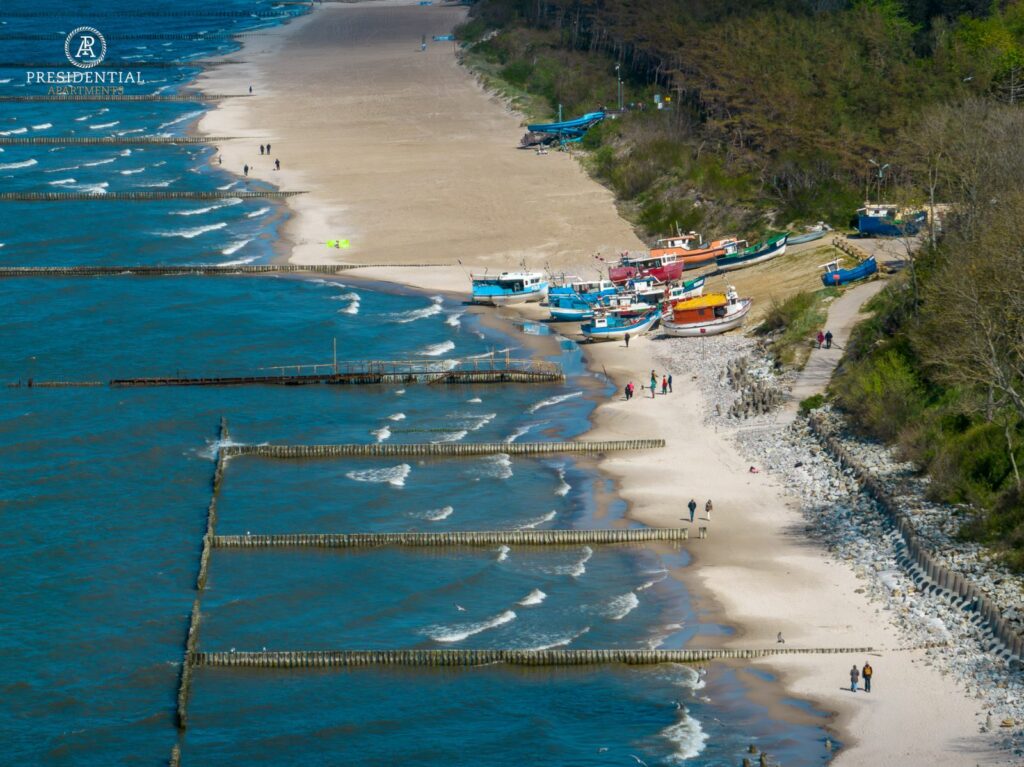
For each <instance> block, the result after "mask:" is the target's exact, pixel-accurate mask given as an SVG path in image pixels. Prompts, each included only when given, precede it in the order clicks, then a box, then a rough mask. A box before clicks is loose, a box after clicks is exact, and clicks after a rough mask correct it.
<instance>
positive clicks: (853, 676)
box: [850, 664, 860, 692]
mask: <svg viewBox="0 0 1024 767" xmlns="http://www.w3.org/2000/svg"><path fill="white" fill-rule="evenodd" d="M859 680H860V672H859V671H858V670H857V666H856V664H854V666H853V667H852V668H851V669H850V692H857V682H858V681H859Z"/></svg>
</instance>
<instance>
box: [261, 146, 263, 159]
mask: <svg viewBox="0 0 1024 767" xmlns="http://www.w3.org/2000/svg"><path fill="white" fill-rule="evenodd" d="M262 156H263V144H260V157H262Z"/></svg>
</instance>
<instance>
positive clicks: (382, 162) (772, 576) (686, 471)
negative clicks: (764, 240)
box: [201, 4, 983, 767]
mask: <svg viewBox="0 0 1024 767" xmlns="http://www.w3.org/2000/svg"><path fill="white" fill-rule="evenodd" d="M463 13H464V10H463V9H457V8H444V7H436V6H435V7H431V8H420V7H415V6H414V7H392V6H391V5H388V6H381V5H377V4H374V5H367V6H347V5H346V6H334V5H330V4H328V5H325V6H322V7H319V8H318V9H317V10H316V11H315V12H314V13H313V14H312V15H310V16H308V17H305V18H303V19H301V20H299V21H296V22H294V23H292V24H289V25H288V26H287V27H284V28H281V29H277V30H274V31H272V32H270V33H268V34H266V35H264V36H260V37H256V38H252V40H251V41H250V42H247V44H246V49H245V51H244V58H245V60H246V61H245V63H241V64H234V65H223V66H219V67H217V68H215V69H213V70H211V71H210V72H208V73H207V74H205V75H204V76H203V78H202V81H201V83H202V86H203V87H204V88H205V89H207V90H209V91H211V92H243V91H244V90H245V89H247V87H248V85H249V84H250V83H252V84H253V85H254V91H255V96H254V97H253V98H251V99H237V100H231V101H229V102H227V103H225V104H223V105H222V107H221V108H220V109H218V110H216V111H215V112H213V113H211V114H210V115H208V116H207V117H205V118H204V119H203V121H202V124H201V129H202V130H204V131H206V132H207V133H210V134H218V135H233V136H241V137H244V138H242V139H239V140H237V141H232V142H230V143H228V144H227V145H226V146H224V147H223V160H224V167H227V168H230V169H232V170H236V171H239V170H240V169H241V166H242V165H243V163H248V164H249V165H250V166H251V167H252V168H253V169H254V170H253V174H254V175H255V176H256V177H257V178H265V179H269V180H271V181H273V182H274V183H277V184H279V185H280V186H281V187H282V188H286V189H289V188H290V189H308V190H310V194H308V195H304V196H302V197H300V198H295V199H294V200H293V201H292V202H291V203H290V204H292V205H293V207H294V208H295V210H296V211H297V212H298V213H299V215H297V216H295V217H294V218H293V222H292V223H291V224H290V225H289V231H288V234H289V236H290V237H291V239H292V240H293V242H294V243H295V247H294V252H293V258H294V259H295V260H297V261H305V262H311V261H326V260H330V259H332V258H336V259H338V260H344V261H357V262H362V263H387V262H391V263H435V264H442V263H444V264H450V263H454V262H456V261H457V260H462V261H463V262H464V263H465V264H466V265H467V266H473V267H481V266H486V267H490V268H492V269H501V268H507V267H510V266H515V265H517V264H518V261H519V260H520V258H525V259H526V261H527V263H528V264H529V265H530V266H535V267H536V266H543V265H544V264H545V263H548V262H550V264H551V266H552V267H559V266H561V267H562V268H568V269H573V270H575V271H578V272H579V273H581V274H582V273H586V272H587V269H586V267H589V266H591V264H592V263H593V262H592V260H591V257H590V254H591V253H593V252H602V253H603V254H604V255H605V256H609V255H611V254H613V253H615V252H616V251H618V250H623V249H639V248H640V247H642V245H641V243H640V242H639V241H638V240H637V239H636V238H635V236H634V235H633V233H632V231H631V229H630V227H629V226H628V224H627V223H626V222H624V221H623V220H622V219H621V218H619V217H618V216H617V215H616V213H615V209H614V205H613V200H612V197H611V194H610V193H609V192H608V191H607V190H605V189H603V188H602V187H600V186H599V185H597V184H596V183H594V182H592V181H591V180H589V179H588V178H587V177H586V175H585V174H584V173H583V171H582V170H581V169H580V168H579V166H578V165H577V163H575V161H573V160H572V159H571V158H569V157H566V156H564V155H561V154H557V153H552V154H550V155H547V156H545V157H538V156H536V155H534V154H532V153H526V152H519V151H516V150H515V149H514V148H513V147H515V145H516V144H517V142H518V139H519V136H520V135H521V133H522V128H521V127H520V126H519V122H520V120H519V118H517V117H515V116H514V115H511V114H510V113H509V112H508V111H507V110H506V109H505V108H504V107H503V106H502V105H501V104H499V103H498V102H496V101H495V100H493V99H491V98H489V97H488V96H487V95H486V94H484V93H483V92H482V91H481V90H480V88H479V87H478V86H477V85H476V84H475V83H474V82H473V81H472V80H471V78H470V77H469V76H468V75H467V73H466V72H465V71H464V70H462V69H460V68H459V67H458V66H457V64H456V62H455V60H454V57H453V55H452V49H451V47H450V44H432V45H430V46H429V49H428V51H426V52H425V53H421V52H420V51H419V41H420V38H421V36H422V35H424V34H425V35H427V36H428V39H429V37H430V36H431V35H433V34H441V33H447V32H448V31H450V29H451V28H452V26H454V24H456V23H458V22H459V21H460V20H461V19H462V18H463ZM232 58H233V59H240V58H243V54H235V55H233V56H232ZM268 141H269V142H270V143H271V144H272V146H273V150H272V153H271V155H270V156H269V157H263V158H261V157H260V155H259V152H258V149H257V147H258V145H259V144H260V143H266V142H268ZM275 157H277V158H280V159H281V162H282V164H283V169H282V171H280V172H276V171H273V170H272V169H271V166H272V162H273V159H274V158H275ZM336 237H345V238H348V239H350V240H351V241H352V248H351V249H350V250H346V251H334V250H328V249H327V248H326V247H325V245H324V243H325V242H326V240H327V239H333V238H336ZM819 256H820V253H818V252H816V251H815V249H814V248H808V249H807V250H806V252H804V253H801V254H799V255H798V256H795V257H794V258H792V259H789V260H783V259H780V260H779V262H778V263H777V264H776V263H772V262H770V263H768V264H766V265H764V267H763V268H760V269H759V270H757V271H756V273H755V270H746V271H742V272H737V273H736V274H735V276H731V277H730V282H734V283H735V284H736V285H737V286H738V287H740V290H741V292H745V293H753V294H754V295H755V297H759V299H760V301H759V302H760V303H761V304H764V303H765V302H766V301H768V300H770V298H771V297H772V296H774V295H775V294H776V291H778V292H779V293H780V294H782V295H784V294H785V293H786V292H787V291H791V290H792V289H794V288H797V289H799V288H803V287H804V286H806V287H809V288H810V287H813V286H814V285H815V284H816V283H817V276H816V272H815V270H814V267H815V266H816V265H817V264H819V263H822V262H823V261H825V260H826V259H825V258H819ZM339 257H340V258H339ZM360 272H361V273H364V274H366V276H370V277H375V278H379V279H387V280H390V281H397V282H403V283H405V284H410V285H416V286H420V287H425V288H428V289H432V290H449V291H463V292H464V291H466V290H467V288H468V280H467V279H466V276H465V273H464V272H463V270H462V269H461V268H459V267H458V266H455V267H449V268H439V269H408V270H394V269H387V270H360ZM718 279H721V278H718ZM782 295H780V297H782ZM533 311H538V310H537V309H533ZM657 343H664V342H659V341H650V340H647V339H637V340H636V341H635V342H634V343H633V344H632V346H631V348H630V349H629V351H628V352H626V351H625V350H624V349H622V348H621V346H619V345H618V344H607V345H604V346H600V347H597V348H595V349H593V350H592V352H591V360H592V364H593V365H594V366H595V367H596V368H597V369H601V368H602V367H603V368H604V369H605V370H607V372H608V374H609V375H610V376H611V377H612V379H613V380H615V381H616V383H618V384H619V386H620V388H621V386H622V385H624V384H625V382H626V381H627V380H629V379H630V378H632V379H633V380H634V381H642V380H644V378H645V376H646V374H647V373H648V372H649V371H650V369H651V368H658V367H659V366H658V365H657V364H656V362H655V361H654V355H653V354H652V351H653V349H654V348H655V347H654V345H655V344H657ZM672 372H673V373H674V375H675V379H676V381H675V384H676V393H675V394H673V395H670V396H667V397H658V398H656V399H655V400H654V401H653V402H652V401H651V400H649V399H642V398H639V399H637V400H635V401H633V402H630V403H625V402H622V401H618V400H613V401H611V402H608V403H606V404H605V405H602V406H601V407H600V408H599V409H598V411H597V413H596V416H595V422H596V424H597V426H596V433H595V434H594V435H593V436H594V437H595V438H598V439H600V438H613V437H614V438H625V437H629V438H632V437H653V436H664V437H665V438H666V440H667V443H668V447H667V448H666V449H665V450H662V451H655V452H651V453H645V454H642V455H630V456H616V457H614V458H612V459H609V460H608V461H606V462H605V464H604V467H605V468H607V470H609V471H610V472H611V473H612V474H613V475H615V476H616V477H618V478H619V480H620V486H621V494H622V496H623V497H624V498H626V499H627V500H628V501H629V502H630V504H631V509H632V514H633V515H634V516H636V517H637V518H639V519H641V520H643V521H645V522H648V523H650V524H658V525H662V524H667V525H676V524H681V523H680V521H679V519H680V517H682V516H683V511H684V507H685V504H686V501H687V500H689V497H690V495H691V494H692V495H693V496H695V497H696V499H697V501H698V502H699V503H700V504H701V507H703V500H704V499H705V498H706V497H711V498H713V499H714V501H715V508H716V511H715V515H714V517H715V518H714V520H713V521H712V522H711V523H710V524H709V526H710V529H711V537H710V538H709V540H707V541H701V542H699V543H698V542H696V541H695V542H693V543H692V544H691V549H692V550H693V551H694V552H695V554H696V556H697V561H698V566H697V567H695V568H689V569H688V570H687V572H686V573H684V575H685V577H687V578H697V579H699V581H700V583H701V584H702V586H703V592H704V594H705V595H707V594H710V595H711V596H712V597H713V599H714V603H717V605H718V606H720V608H722V614H718V612H717V610H715V608H714V604H713V603H710V602H709V603H707V604H708V605H709V607H708V609H712V610H715V614H714V616H713V617H714V618H716V619H718V620H722V621H728V622H729V623H731V624H738V625H739V626H740V628H739V630H738V632H737V635H736V636H735V637H734V638H733V639H732V640H731V641H732V642H733V643H734V644H736V645H743V646H764V645H774V642H775V636H776V633H777V632H778V631H782V632H783V633H784V634H785V636H786V637H787V641H788V642H789V643H790V646H794V645H798V646H799V645H803V646H843V645H868V644H870V645H873V646H876V647H878V648H883V649H882V653H881V655H880V657H877V658H874V659H873V661H872V662H873V665H874V666H875V668H876V673H877V675H876V688H877V692H876V693H873V694H872V695H871V696H870V697H869V696H867V695H863V694H860V695H856V696H855V695H853V694H851V693H849V692H841V691H840V686H841V685H842V684H843V683H844V680H845V679H846V672H847V670H848V669H849V665H850V664H851V663H854V662H856V663H858V664H860V663H863V661H864V660H865V659H864V658H862V657H859V656H858V657H855V658H844V657H841V656H820V658H819V657H816V656H803V657H798V656H794V657H791V658H787V659H784V660H773V661H771V663H770V664H763V665H765V666H766V667H767V668H769V669H771V670H775V671H781V672H783V674H784V676H785V678H786V681H787V684H788V686H789V689H791V690H792V691H793V692H794V693H796V694H798V695H801V696H805V697H808V698H810V699H812V700H814V701H815V702H816V703H817V704H818V705H819V706H822V707H824V708H825V709H826V710H834V711H836V712H838V713H839V715H840V716H839V719H838V720H837V725H838V726H839V727H840V728H841V730H842V732H841V734H840V737H841V739H842V740H843V741H844V743H845V746H846V748H845V749H844V751H843V752H842V753H841V755H840V758H839V760H838V762H837V763H838V764H840V765H843V766H844V767H848V766H849V765H861V764H863V765H872V767H879V766H880V765H894V766H895V765H899V766H900V767H904V766H905V765H916V764H929V765H974V764H976V763H979V762H982V761H983V760H982V759H981V758H980V757H979V756H978V755H977V754H978V753H980V752H981V751H982V749H983V744H982V743H980V742H979V739H978V736H977V735H976V734H975V725H974V722H973V717H972V714H973V713H974V711H973V708H972V705H971V703H970V702H969V701H967V700H965V699H964V698H963V696H962V694H961V693H959V692H958V691H957V689H956V688H955V686H954V685H953V683H952V682H951V681H949V680H947V679H945V678H943V677H941V676H939V675H938V674H937V673H935V672H932V671H930V670H928V669H926V668H924V667H922V666H921V665H920V664H918V663H916V662H914V661H915V655H914V654H912V653H907V652H897V651H896V650H895V649H894V648H896V647H897V646H898V642H897V640H896V638H895V636H894V635H893V634H892V633H891V632H890V630H889V629H888V628H887V626H886V625H885V624H884V623H882V622H880V620H879V619H878V618H877V616H876V615H875V613H874V607H873V606H871V605H869V604H868V602H867V601H866V600H865V599H864V598H863V597H861V596H859V595H857V594H856V593H855V590H856V588H857V587H858V582H857V580H856V578H855V577H854V576H853V574H852V572H850V571H849V570H847V569H846V568H844V567H842V566H840V565H837V564H835V563H834V562H833V561H832V560H830V559H828V558H827V557H826V555H825V552H823V551H822V550H821V549H820V548H819V547H818V546H817V545H815V544H812V543H809V542H808V540H807V538H806V536H805V535H804V534H803V533H804V530H803V519H802V517H801V515H800V514H799V513H798V512H797V511H796V510H794V509H792V508H790V507H788V506H787V504H786V501H785V499H784V497H783V495H782V493H781V490H780V488H778V487H776V486H775V485H774V484H773V481H772V479H771V477H769V476H766V475H764V474H761V475H756V476H755V475H749V474H748V473H747V472H746V468H747V467H746V464H745V462H744V461H742V460H741V459H740V457H739V456H738V455H737V453H736V452H735V450H734V448H733V447H732V446H731V445H730V444H729V443H728V442H727V440H726V439H725V438H724V436H723V435H719V434H717V433H715V432H714V431H713V430H711V429H709V428H708V427H706V426H704V425H703V423H702V422H701V418H700V413H701V409H702V407H703V403H702V402H701V397H700V394H699V392H698V391H697V390H696V387H695V385H693V384H692V383H690V382H689V381H687V380H686V379H687V375H686V371H672ZM705 524H707V523H705ZM822 658H823V659H824V660H822ZM855 743H857V744H859V745H858V746H857V747H856V748H851V746H853V745H854V744H855Z"/></svg>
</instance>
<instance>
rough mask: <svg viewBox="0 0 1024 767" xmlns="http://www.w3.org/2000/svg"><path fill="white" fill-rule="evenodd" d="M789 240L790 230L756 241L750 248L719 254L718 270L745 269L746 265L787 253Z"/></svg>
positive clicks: (717, 260)
mask: <svg viewBox="0 0 1024 767" xmlns="http://www.w3.org/2000/svg"><path fill="white" fill-rule="evenodd" d="M788 241H789V232H784V233H783V234H777V235H775V236H774V237H769V238H768V239H767V240H761V241H760V242H755V243H754V244H753V245H751V246H750V247H748V248H744V249H743V250H741V251H740V252H739V253H734V254H732V255H728V256H719V257H718V258H716V259H715V264H716V265H717V266H718V271H720V272H731V271H733V270H734V269H743V268H744V267H746V266H753V265H754V264H760V263H763V262H765V261H768V260H769V259H772V258H775V257H776V256H781V255H782V254H783V253H785V252H786V243H787V242H788Z"/></svg>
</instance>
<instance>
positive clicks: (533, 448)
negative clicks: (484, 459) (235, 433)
mask: <svg viewBox="0 0 1024 767" xmlns="http://www.w3.org/2000/svg"><path fill="white" fill-rule="evenodd" d="M662 447H665V440H663V439H623V440H607V441H601V442H588V441H583V440H581V441H579V442H461V443H460V442H440V443H435V442H428V443H419V444H408V445H402V444H390V445H389V444H386V443H376V444H372V445H370V444H365V445H363V444H351V445H228V446H227V447H224V448H222V451H221V452H223V454H224V456H225V457H226V458H234V457H235V456H243V455H255V456H259V457H261V458H349V457H352V458H393V457H403V458H406V457H420V456H422V457H428V456H463V457H469V456H483V455H551V454H556V453H590V454H596V453H611V452H617V451H622V450H654V449H657V448H662Z"/></svg>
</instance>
